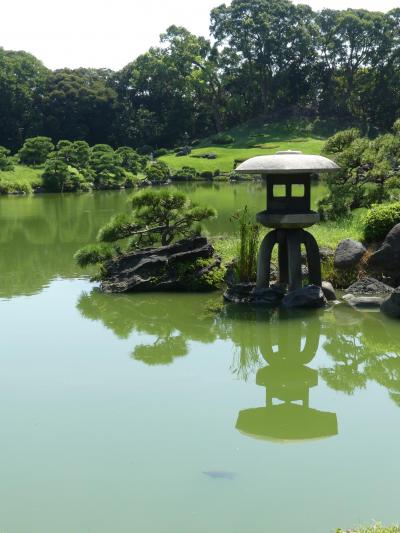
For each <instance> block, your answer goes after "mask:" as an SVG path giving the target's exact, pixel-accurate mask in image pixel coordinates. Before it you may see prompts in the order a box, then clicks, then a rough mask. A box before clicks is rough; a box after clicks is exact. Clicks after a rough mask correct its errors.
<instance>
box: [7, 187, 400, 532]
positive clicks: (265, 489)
mask: <svg viewBox="0 0 400 533" xmlns="http://www.w3.org/2000/svg"><path fill="white" fill-rule="evenodd" d="M183 188H184V189H186V190H188V192H189V193H190V194H191V195H192V196H193V197H195V198H196V199H197V200H199V201H201V202H203V203H208V204H210V205H213V206H214V207H216V208H217V210H218V211H219V217H218V219H217V220H215V221H212V222H210V223H209V224H208V231H209V232H210V233H212V234H220V233H227V232H230V231H232V227H231V223H230V222H229V217H230V215H231V214H232V212H233V211H234V210H235V209H237V208H239V207H241V206H242V205H243V204H248V205H249V206H250V207H251V209H252V210H257V209H259V208H262V207H263V204H264V194H263V193H262V191H261V189H260V188H259V187H258V186H256V185H247V184H243V185H237V186H230V185H223V186H219V187H213V186H209V187H203V186H197V187H194V188H191V187H183ZM126 198H127V195H126V193H121V192H113V193H97V194H83V195H66V196H61V195H60V196H52V195H47V196H34V197H26V198H25V197H24V198H20V197H17V198H15V197H10V198H8V197H7V198H1V199H0V228H1V230H0V324H1V352H0V353H1V358H0V363H1V364H0V397H1V401H0V427H1V439H0V532H1V533H55V532H57V533H75V532H77V533H92V532H93V533H103V532H104V533H106V532H107V533H108V532H113V533H114V532H118V533H119V532H121V533H122V532H123V533H125V532H135V533H136V532H146V533H167V532H168V533H177V532H185V533H186V532H188V533H189V532H190V533H192V532H193V533H200V532H201V533H206V532H207V533H208V532H210V533H217V532H218V533H220V532H225V531H226V532H228V531H229V532H234V533H236V532H238V533H239V532H243V531H248V532H252V533H253V532H254V533H258V532H274V533H294V532H296V533H323V532H333V531H334V530H335V528H336V527H339V526H341V527H350V526H353V525H358V524H365V523H371V522H372V521H374V520H378V521H381V522H383V523H392V522H398V521H399V519H400V512H399V499H400V489H399V480H400V460H399V459H400V452H399V449H400V448H399V443H400V355H399V352H400V328H399V324H398V322H395V321H390V320H387V319H384V318H383V317H382V316H381V315H380V314H379V313H375V312H359V311H355V310H352V309H350V308H349V307H346V306H344V305H337V306H334V307H332V308H330V309H327V310H323V311H316V312H307V313H306V312H302V313H294V314H283V313H278V312H273V313H272V312H268V311H266V310H262V309H259V310H251V309H243V308H238V307H232V306H227V307H226V308H225V309H224V310H223V311H222V312H221V313H220V314H218V315H216V314H213V313H212V312H211V311H210V310H209V309H210V307H211V306H212V305H213V304H215V303H216V302H219V301H220V298H221V296H220V295H219V294H200V295H193V294H149V295H145V294H144V295H119V296H112V295H103V294H101V293H99V292H98V291H97V290H96V284H94V283H91V282H90V281H89V279H88V277H87V276H86V275H84V273H82V271H81V270H80V269H79V268H77V267H76V266H75V265H74V263H73V260H72V255H73V253H74V252H75V251H76V250H77V249H78V248H79V247H81V246H82V245H84V244H86V243H87V242H91V241H93V240H94V238H95V235H96V233H97V231H98V228H99V227H100V226H101V225H102V224H103V223H104V222H105V221H106V220H108V218H109V217H110V215H112V214H113V213H115V212H116V211H117V210H119V209H122V208H124V206H125V205H126Z"/></svg>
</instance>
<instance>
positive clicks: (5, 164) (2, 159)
mask: <svg viewBox="0 0 400 533" xmlns="http://www.w3.org/2000/svg"><path fill="white" fill-rule="evenodd" d="M9 155H10V150H9V149H8V148H4V146H0V170H12V169H13V167H14V165H13V163H12V160H11V159H10V157H9Z"/></svg>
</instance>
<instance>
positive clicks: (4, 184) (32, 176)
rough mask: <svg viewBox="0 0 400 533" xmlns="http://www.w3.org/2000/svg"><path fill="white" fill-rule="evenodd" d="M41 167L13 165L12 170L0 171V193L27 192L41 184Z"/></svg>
mask: <svg viewBox="0 0 400 533" xmlns="http://www.w3.org/2000/svg"><path fill="white" fill-rule="evenodd" d="M42 172H43V169H42V168H32V167H26V166H23V165H15V167H14V170H7V171H5V172H4V171H3V172H0V193H2V192H3V193H7V192H11V193H12V192H18V191H23V192H29V191H30V190H31V189H32V187H34V186H36V187H38V186H40V185H41V184H42V178H41V175H42Z"/></svg>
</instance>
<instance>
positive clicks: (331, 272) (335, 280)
mask: <svg viewBox="0 0 400 533" xmlns="http://www.w3.org/2000/svg"><path fill="white" fill-rule="evenodd" d="M321 271H322V279H323V280H324V281H330V282H331V283H332V285H333V286H334V287H335V288H337V289H346V288H347V287H349V286H350V285H351V284H352V283H354V282H355V281H357V279H358V278H359V275H360V270H359V269H358V268H348V269H345V270H340V269H337V268H335V265H334V258H333V257H328V258H327V259H325V260H324V261H322V263H321Z"/></svg>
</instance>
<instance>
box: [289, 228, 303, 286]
mask: <svg viewBox="0 0 400 533" xmlns="http://www.w3.org/2000/svg"><path fill="white" fill-rule="evenodd" d="M286 235H287V237H286V239H287V252H288V265H289V291H295V290H296V289H301V287H302V286H303V281H302V273H301V243H302V230H298V229H293V230H287V233H286Z"/></svg>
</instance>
